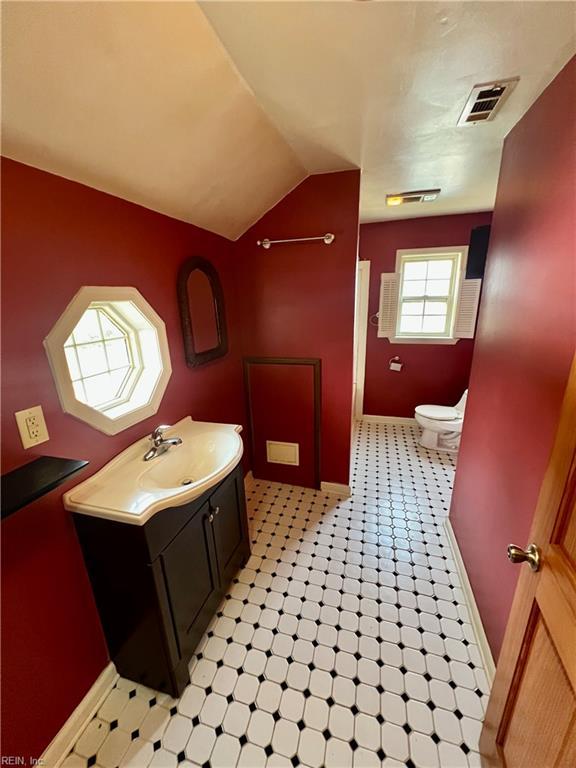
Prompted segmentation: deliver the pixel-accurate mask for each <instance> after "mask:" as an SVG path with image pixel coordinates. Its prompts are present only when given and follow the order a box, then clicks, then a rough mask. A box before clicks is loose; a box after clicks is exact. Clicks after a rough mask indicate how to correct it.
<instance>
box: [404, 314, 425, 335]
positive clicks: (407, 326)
mask: <svg viewBox="0 0 576 768" xmlns="http://www.w3.org/2000/svg"><path fill="white" fill-rule="evenodd" d="M421 331H422V318H421V317H411V316H410V315H402V317H401V318H400V332H401V333H419V332H421Z"/></svg>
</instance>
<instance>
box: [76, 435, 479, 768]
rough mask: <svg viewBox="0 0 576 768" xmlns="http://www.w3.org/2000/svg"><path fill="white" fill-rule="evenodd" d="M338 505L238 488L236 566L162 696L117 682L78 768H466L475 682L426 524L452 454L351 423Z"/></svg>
mask: <svg viewBox="0 0 576 768" xmlns="http://www.w3.org/2000/svg"><path fill="white" fill-rule="evenodd" d="M352 463H353V479H352V496H351V497H350V498H347V499H341V498H338V497H335V496H329V495H326V494H323V493H321V492H319V491H313V490H309V489H305V488H297V487H293V486H286V485H281V484H278V483H270V482H264V481H257V480H256V481H252V482H251V483H250V484H249V486H248V488H247V500H248V509H249V517H250V525H251V535H252V556H251V558H250V560H249V562H248V563H247V564H246V566H245V568H243V569H242V570H241V571H240V572H239V573H238V574H237V577H236V579H235V580H234V583H233V584H232V585H231V588H230V590H229V592H228V594H227V595H226V597H225V599H224V600H223V601H222V603H221V605H220V607H219V610H218V612H217V614H216V616H215V617H214V619H213V621H212V622H211V624H210V626H209V627H208V630H207V631H206V633H205V635H204V637H203V639H202V640H201V642H200V643H199V645H198V648H197V652H196V655H195V656H194V658H193V659H192V661H191V664H190V685H189V686H188V687H187V689H186V690H185V692H184V694H183V695H182V697H181V698H180V699H179V700H177V701H176V700H173V699H171V698H170V697H169V696H166V695H165V694H160V693H158V692H155V691H152V690H150V689H147V688H145V687H143V686H141V685H137V684H135V683H133V682H131V681H129V680H124V679H120V680H119V681H118V682H117V684H116V686H115V688H114V689H113V690H112V691H111V692H110V694H109V696H108V697H107V699H106V700H105V701H104V703H103V704H102V706H101V707H100V710H99V711H98V713H97V714H96V716H95V717H94V719H93V720H92V721H91V722H90V723H89V725H88V726H87V728H86V729H85V731H84V732H83V733H82V734H81V735H80V736H79V738H78V740H77V742H76V745H75V747H74V749H73V750H72V752H71V753H70V755H69V756H68V757H67V759H66V761H65V762H64V766H65V768H73V767H74V766H80V767H81V768H88V767H89V766H100V767H101V768H117V767H118V766H135V768H145V766H159V767H160V766H161V767H163V768H171V767H172V766H178V765H179V766H182V768H186V767H189V766H191V765H195V766H205V768H232V767H233V766H246V768H258V766H271V767H276V766H278V768H280V767H281V766H286V767H287V768H291V766H298V765H302V766H304V767H306V766H308V768H320V766H325V767H326V768H349V767H350V768H368V766H383V767H384V768H393V767H394V766H396V767H398V766H405V767H407V768H477V767H478V768H479V766H480V758H479V755H478V738H479V735H480V729H481V723H482V718H483V714H484V710H485V707H486V702H487V697H488V684H487V679H486V675H485V674H484V671H483V669H482V661H481V656H480V653H479V650H478V646H477V642H476V638H475V635H474V630H473V627H472V624H471V623H470V616H469V612H468V608H467V606H466V602H465V597H464V593H463V592H462V590H461V588H460V582H459V579H458V573H457V570H456V567H455V564H454V559H453V552H452V551H451V548H450V543H449V540H448V538H447V536H446V534H445V531H444V526H443V523H444V519H445V518H446V515H447V513H448V508H449V503H450V494H451V489H452V482H453V477H454V458H453V457H452V456H450V455H447V454H440V453H435V452H432V451H427V450H425V449H423V448H421V447H420V446H419V445H418V442H417V430H416V428H414V427H410V426H404V425H392V424H375V423H369V422H361V423H360V424H359V425H358V428H357V432H356V436H355V441H354V448H353V455H352Z"/></svg>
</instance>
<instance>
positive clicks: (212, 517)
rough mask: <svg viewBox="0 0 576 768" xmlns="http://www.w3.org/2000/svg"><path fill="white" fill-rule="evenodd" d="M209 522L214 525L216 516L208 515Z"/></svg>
mask: <svg viewBox="0 0 576 768" xmlns="http://www.w3.org/2000/svg"><path fill="white" fill-rule="evenodd" d="M208 522H209V523H213V522H214V515H212V514H210V515H208Z"/></svg>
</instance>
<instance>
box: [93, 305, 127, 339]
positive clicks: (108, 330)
mask: <svg viewBox="0 0 576 768" xmlns="http://www.w3.org/2000/svg"><path fill="white" fill-rule="evenodd" d="M98 314H99V315H100V323H101V325H102V336H103V337H104V338H105V339H118V338H122V337H123V336H125V335H126V334H125V333H124V331H122V330H121V329H120V328H119V327H118V326H117V325H116V324H115V323H113V322H112V320H110V318H109V317H108V315H107V314H106V313H105V312H103V311H102V310H100V311H99V313H98Z"/></svg>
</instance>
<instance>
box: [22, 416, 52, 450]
mask: <svg viewBox="0 0 576 768" xmlns="http://www.w3.org/2000/svg"><path fill="white" fill-rule="evenodd" d="M14 416H15V417H16V423H17V424H18V430H19V432H20V439H21V440H22V445H23V446H24V448H32V446H34V445H38V444H39V443H45V442H46V441H47V440H49V439H50V437H49V435H48V429H47V427H46V422H45V421H44V413H43V412H42V406H41V405H35V406H33V407H32V408H26V410H25V411H16V413H15V414H14Z"/></svg>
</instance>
